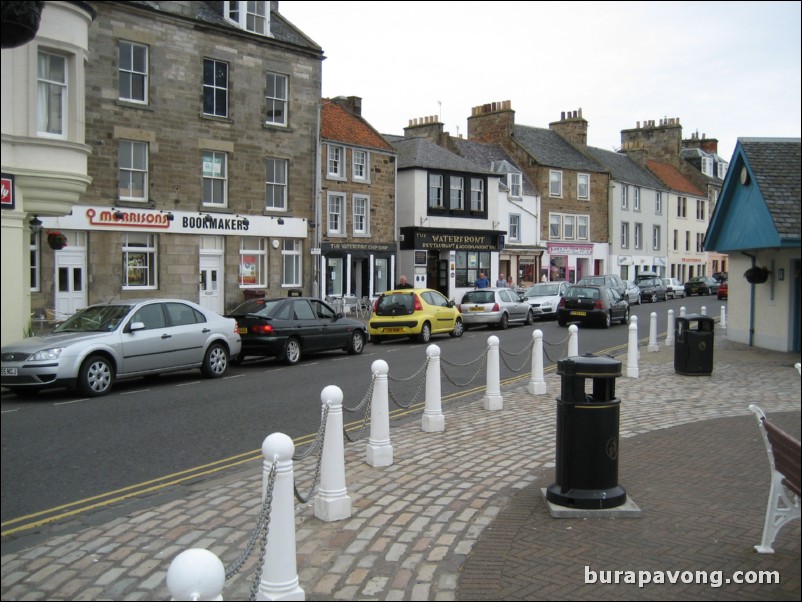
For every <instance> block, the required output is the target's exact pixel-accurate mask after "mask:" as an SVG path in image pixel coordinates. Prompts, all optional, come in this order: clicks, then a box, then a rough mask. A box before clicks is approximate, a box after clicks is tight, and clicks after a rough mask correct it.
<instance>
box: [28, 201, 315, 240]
mask: <svg viewBox="0 0 802 602" xmlns="http://www.w3.org/2000/svg"><path fill="white" fill-rule="evenodd" d="M282 221H283V223H282V224H279V223H278V218H272V217H270V216H264V215H249V216H247V217H244V216H241V215H231V214H226V213H206V212H204V213H199V212H197V211H162V210H159V209H136V208H132V207H118V208H115V207H105V206H104V207H97V206H88V205H75V206H73V208H72V213H71V214H70V215H67V216H64V217H48V218H42V224H43V227H44V228H57V229H63V230H117V231H121V230H122V231H129V232H130V231H140V232H141V231H148V232H167V233H170V234H217V235H225V234H228V235H238V236H269V237H274V238H306V233H307V222H306V220H305V219H302V218H298V217H284V218H282Z"/></svg>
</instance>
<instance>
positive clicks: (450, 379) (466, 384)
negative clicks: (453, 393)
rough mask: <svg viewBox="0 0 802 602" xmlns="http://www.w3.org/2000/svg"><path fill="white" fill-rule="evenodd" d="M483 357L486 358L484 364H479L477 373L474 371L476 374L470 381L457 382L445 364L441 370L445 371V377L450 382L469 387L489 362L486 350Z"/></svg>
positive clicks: (456, 385) (457, 385)
mask: <svg viewBox="0 0 802 602" xmlns="http://www.w3.org/2000/svg"><path fill="white" fill-rule="evenodd" d="M482 358H484V359H485V361H484V362H482V365H481V366H479V368H477V370H476V372H475V373H474V375H473V376H472V377H471V379H470V380H469V381H468V382H466V383H463V384H460V383H458V382H455V381H454V379H453V378H451V376H450V375H449V374H448V372H446V369H445V367H444V366H440V370H442V372H443V374H444V375H445V377H446V379H447V380H448V382H450V383H451V384H452V385H454V386H455V387H467V386H468V385H470V384H471V383H472V382H473V381H475V380H476V377H477V376H479V373H480V372H481V371H482V368H484V367H485V365H486V364H487V352H485V353H484V354H483V355H482Z"/></svg>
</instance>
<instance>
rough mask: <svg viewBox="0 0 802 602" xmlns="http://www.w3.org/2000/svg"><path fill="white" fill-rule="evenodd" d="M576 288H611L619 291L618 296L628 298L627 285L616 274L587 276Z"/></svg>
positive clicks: (581, 279)
mask: <svg viewBox="0 0 802 602" xmlns="http://www.w3.org/2000/svg"><path fill="white" fill-rule="evenodd" d="M576 286H609V287H610V288H612V289H615V290H616V291H618V294H619V295H621V296H622V297H626V294H627V286H626V284H624V281H623V280H621V278H619V277H618V276H616V275H615V274H607V275H604V276H585V277H584V278H580V279H579V281H578V282H577V283H576Z"/></svg>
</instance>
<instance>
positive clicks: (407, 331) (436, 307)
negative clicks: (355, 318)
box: [368, 288, 464, 345]
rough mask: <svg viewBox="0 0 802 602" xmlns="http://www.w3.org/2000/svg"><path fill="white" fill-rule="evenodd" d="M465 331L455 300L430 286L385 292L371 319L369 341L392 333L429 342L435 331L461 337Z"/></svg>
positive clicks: (373, 341) (376, 304) (375, 304)
mask: <svg viewBox="0 0 802 602" xmlns="http://www.w3.org/2000/svg"><path fill="white" fill-rule="evenodd" d="M463 330H464V327H463V323H462V314H461V313H460V311H459V309H457V307H456V305H455V304H454V301H453V300H449V299H446V298H445V297H444V296H443V294H442V293H440V292H439V291H436V290H433V289H428V288H418V289H399V290H393V291H387V292H385V293H382V294H381V295H379V298H378V299H376V303H374V305H373V313H371V315H370V321H369V322H368V332H369V333H370V340H371V342H372V343H374V344H376V345H378V344H380V343H382V342H383V341H384V340H386V339H387V338H388V337H391V336H408V337H410V338H413V339H417V340H418V341H420V342H422V343H428V342H429V340H430V339H431V337H432V335H433V334H441V333H448V334H449V335H451V336H452V337H461V336H462V332H463Z"/></svg>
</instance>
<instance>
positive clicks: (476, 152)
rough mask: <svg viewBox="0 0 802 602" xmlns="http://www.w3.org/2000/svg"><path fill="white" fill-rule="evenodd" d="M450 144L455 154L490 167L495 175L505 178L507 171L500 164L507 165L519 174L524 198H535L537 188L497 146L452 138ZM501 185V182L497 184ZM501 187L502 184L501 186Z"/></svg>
mask: <svg viewBox="0 0 802 602" xmlns="http://www.w3.org/2000/svg"><path fill="white" fill-rule="evenodd" d="M451 142H452V143H453V144H454V146H455V147H456V149H457V153H458V154H459V155H460V156H461V157H463V158H465V159H468V160H469V161H472V162H473V163H476V164H477V165H484V166H485V167H490V169H492V170H493V171H494V172H495V173H497V174H501V175H502V176H506V174H508V173H509V172H510V170H509V169H507V168H505V167H502V166H501V165H500V164H501V163H506V164H509V166H510V167H512V168H513V171H515V172H517V173H520V174H521V180H522V182H523V193H524V194H525V195H526V196H537V195H538V191H537V187H536V186H535V185H534V184H533V183H532V182H531V181H530V180H529V178H528V177H527V176H526V174H525V173H524V172H523V171H522V170H521V169H520V168H519V167H518V166H517V165H516V164H515V161H513V160H512V157H510V156H509V155H508V154H507V152H506V151H505V150H504V149H503V148H501V147H500V146H499V145H498V144H490V143H487V142H477V141H475V140H465V139H464V138H452V139H451ZM499 183H501V182H499ZM502 185H503V184H502Z"/></svg>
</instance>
